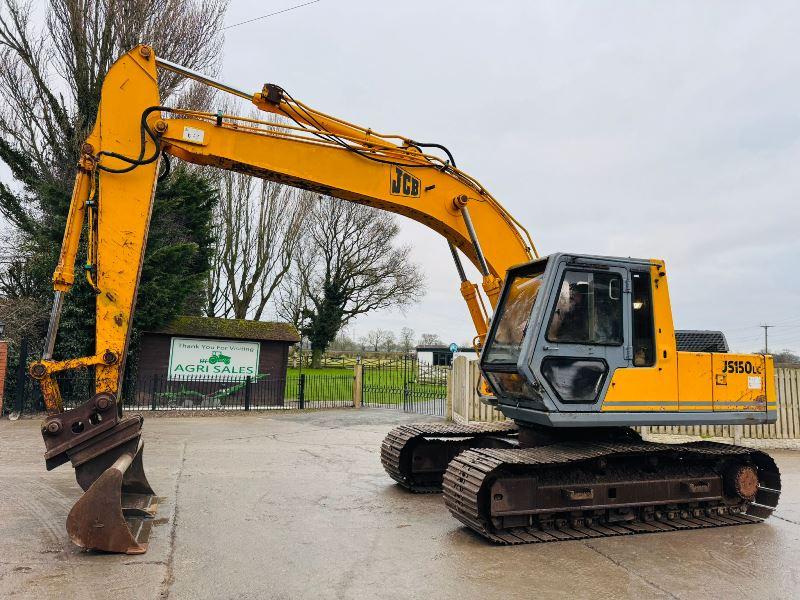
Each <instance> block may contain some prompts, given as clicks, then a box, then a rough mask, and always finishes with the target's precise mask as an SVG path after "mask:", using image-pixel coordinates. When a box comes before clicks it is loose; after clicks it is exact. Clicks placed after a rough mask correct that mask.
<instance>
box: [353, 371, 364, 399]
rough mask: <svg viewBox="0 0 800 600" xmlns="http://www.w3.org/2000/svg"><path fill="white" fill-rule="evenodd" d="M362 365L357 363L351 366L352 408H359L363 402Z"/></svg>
mask: <svg viewBox="0 0 800 600" xmlns="http://www.w3.org/2000/svg"><path fill="white" fill-rule="evenodd" d="M363 385H364V365H362V364H361V363H360V362H357V363H356V364H355V365H354V366H353V406H354V407H355V408H361V405H362V403H363V402H364V396H363V394H364V387H363Z"/></svg>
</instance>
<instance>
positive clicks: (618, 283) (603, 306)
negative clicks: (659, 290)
mask: <svg viewBox="0 0 800 600" xmlns="http://www.w3.org/2000/svg"><path fill="white" fill-rule="evenodd" d="M547 339H548V340H549V341H551V342H563V343H571V344H605V345H620V344H622V278H621V277H620V276H619V275H618V274H616V273H603V272H593V271H574V270H567V271H565V272H564V277H563V279H562V280H561V286H560V287H559V294H558V299H557V300H556V305H555V308H554V309H553V314H552V315H551V317H550V324H549V325H548V328H547Z"/></svg>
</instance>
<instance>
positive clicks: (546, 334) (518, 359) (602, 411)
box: [481, 254, 775, 427]
mask: <svg viewBox="0 0 800 600" xmlns="http://www.w3.org/2000/svg"><path fill="white" fill-rule="evenodd" d="M676 340H677V341H676ZM740 362H741V363H742V368H741V369H738V366H737V369H738V370H740V371H741V373H735V372H731V369H729V368H727V367H726V365H728V366H730V364H732V363H735V364H736V365H738V364H739V363H740ZM481 369H482V371H483V373H484V375H485V377H486V378H487V380H488V381H489V383H490V385H491V387H492V390H493V392H494V393H495V395H496V399H497V400H496V402H497V404H498V407H499V408H500V409H501V410H502V411H503V413H504V414H505V415H506V416H507V417H509V418H512V419H514V420H515V421H516V422H517V423H519V424H535V425H544V426H551V427H590V426H591V427H596V426H623V427H629V426H634V425H670V424H672V425H674V424H684V425H686V424H693V423H694V422H698V423H699V422H701V421H700V420H699V418H700V419H702V422H704V423H705V422H707V421H708V419H709V418H712V419H713V420H714V421H715V422H717V423H720V424H721V423H745V422H751V423H752V422H769V420H770V419H773V418H774V410H775V405H774V390H772V389H771V387H772V386H771V385H770V384H771V378H770V377H769V376H768V375H769V373H770V372H771V369H772V363H771V357H765V356H763V355H734V354H729V353H728V347H727V343H726V342H725V339H724V336H723V335H722V334H721V333H720V332H708V331H678V332H676V331H675V330H674V327H673V323H672V314H671V308H670V303H669V291H668V289H667V279H666V268H665V265H664V263H663V262H662V261H659V260H640V259H631V258H613V257H603V256H590V255H577V254H553V255H551V256H549V257H545V258H542V259H540V260H536V261H533V262H531V263H528V264H525V265H521V266H517V267H513V268H511V269H509V271H508V274H507V277H506V283H505V286H504V289H503V292H502V294H501V297H500V301H499V303H498V306H497V309H496V312H495V317H494V319H493V322H492V326H491V328H490V330H489V333H488V336H487V340H486V346H485V350H484V352H483V353H482V356H481ZM711 372H713V373H714V375H715V377H714V378H711V377H709V373H711ZM748 373H750V375H749V376H748ZM768 399H771V400H770V401H768ZM701 411H702V413H703V414H700V412H701ZM698 417H699V418H698Z"/></svg>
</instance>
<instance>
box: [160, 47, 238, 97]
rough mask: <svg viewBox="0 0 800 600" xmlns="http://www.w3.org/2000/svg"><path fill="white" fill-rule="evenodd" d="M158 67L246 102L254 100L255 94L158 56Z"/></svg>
mask: <svg viewBox="0 0 800 600" xmlns="http://www.w3.org/2000/svg"><path fill="white" fill-rule="evenodd" d="M156 65H158V66H159V67H161V68H163V69H166V70H167V71H172V72H173V73H178V74H179V75H183V76H184V77H188V78H189V79H194V80H195V81H199V82H201V83H205V84H206V85H210V86H211V87H214V88H217V89H218V90H222V91H223V92H228V93H230V94H234V95H235V96H239V97H241V98H244V99H245V100H250V101H252V100H253V94H248V93H247V92H243V91H242V90H240V89H237V88H235V87H233V86H232V85H228V84H227V83H222V82H221V81H217V80H215V79H211V78H210V77H209V76H208V75H203V74H202V73H199V72H197V71H195V70H194V69H190V68H189V67H184V66H183V65H179V64H178V63H174V62H172V61H169V60H166V59H164V58H161V57H158V56H157V57H156Z"/></svg>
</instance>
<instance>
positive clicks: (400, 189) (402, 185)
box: [389, 167, 419, 198]
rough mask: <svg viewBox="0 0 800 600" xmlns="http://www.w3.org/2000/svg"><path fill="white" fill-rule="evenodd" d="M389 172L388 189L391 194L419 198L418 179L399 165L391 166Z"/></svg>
mask: <svg viewBox="0 0 800 600" xmlns="http://www.w3.org/2000/svg"><path fill="white" fill-rule="evenodd" d="M389 173H390V176H389V179H390V181H389V191H390V192H391V193H392V195H393V196H411V197H412V198H419V179H417V178H416V177H414V176H413V175H412V174H411V173H406V172H405V171H403V169H401V168H400V167H392V170H391V171H390V172H389Z"/></svg>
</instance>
